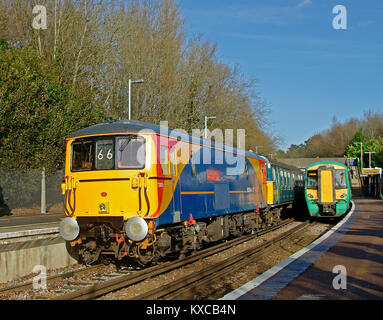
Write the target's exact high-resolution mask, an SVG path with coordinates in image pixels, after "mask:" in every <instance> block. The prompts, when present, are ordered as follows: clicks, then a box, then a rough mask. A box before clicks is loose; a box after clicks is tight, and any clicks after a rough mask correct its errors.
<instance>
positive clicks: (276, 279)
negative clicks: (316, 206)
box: [223, 198, 383, 300]
mask: <svg viewBox="0 0 383 320" xmlns="http://www.w3.org/2000/svg"><path fill="white" fill-rule="evenodd" d="M353 202H354V209H353V212H351V214H349V215H348V216H347V217H346V219H344V220H345V221H344V222H343V223H339V225H337V226H335V227H334V228H333V229H334V230H331V231H332V232H329V235H327V236H323V237H321V238H322V239H318V242H317V243H316V244H314V243H313V244H312V245H310V246H308V247H306V248H305V249H302V250H301V252H299V253H296V254H294V255H292V256H291V257H289V258H287V259H286V260H285V261H283V262H281V263H280V264H278V265H277V266H275V267H273V268H272V269H273V270H272V269H270V270H268V271H267V272H265V273H264V274H263V275H260V276H259V277H258V278H256V279H254V280H252V281H250V282H249V283H247V284H245V285H244V286H242V287H241V288H238V289H236V290H234V291H233V292H232V293H229V294H227V295H226V296H225V297H223V299H224V300H226V299H239V300H269V299H273V300H281V299H282V300H338V299H352V300H363V299H383V201H382V200H376V199H368V198H357V199H353ZM319 240H320V241H319ZM334 268H335V269H334ZM340 269H342V273H340ZM340 285H341V286H340ZM342 287H343V288H342Z"/></svg>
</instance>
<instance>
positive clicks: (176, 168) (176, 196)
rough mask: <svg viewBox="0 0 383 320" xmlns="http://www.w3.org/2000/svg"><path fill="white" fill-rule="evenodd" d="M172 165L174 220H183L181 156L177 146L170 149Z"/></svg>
mask: <svg viewBox="0 0 383 320" xmlns="http://www.w3.org/2000/svg"><path fill="white" fill-rule="evenodd" d="M170 167H171V175H172V184H173V217H174V219H173V221H174V222H179V221H181V213H182V204H181V181H180V180H179V179H180V165H179V157H178V155H177V152H176V150H175V148H173V149H171V150H170Z"/></svg>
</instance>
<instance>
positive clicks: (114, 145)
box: [71, 135, 145, 172]
mask: <svg viewBox="0 0 383 320" xmlns="http://www.w3.org/2000/svg"><path fill="white" fill-rule="evenodd" d="M144 167H145V139H144V138H143V137H140V136H137V135H126V136H118V137H114V136H113V137H111V136H108V137H94V138H86V139H79V140H75V141H74V142H73V143H72V160H71V170H72V171H73V172H75V171H89V170H115V169H143V168H144Z"/></svg>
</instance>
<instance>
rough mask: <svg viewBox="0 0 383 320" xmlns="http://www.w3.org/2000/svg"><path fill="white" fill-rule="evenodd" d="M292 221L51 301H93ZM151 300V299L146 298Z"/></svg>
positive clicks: (57, 297)
mask: <svg viewBox="0 0 383 320" xmlns="http://www.w3.org/2000/svg"><path fill="white" fill-rule="evenodd" d="M292 221H293V219H287V220H285V221H283V222H282V223H280V224H278V225H277V226H274V227H271V228H267V229H265V230H260V231H259V232H256V233H255V234H252V235H247V236H243V237H240V238H236V239H233V240H229V241H226V242H224V243H221V244H218V245H215V246H213V247H210V248H207V249H204V250H201V251H198V252H196V253H194V254H193V255H191V256H188V257H184V258H182V259H178V260H176V261H171V262H165V263H162V264H159V265H156V266H153V267H150V268H146V269H143V270H140V271H136V272H134V273H131V274H128V275H124V276H120V277H116V278H114V279H111V280H108V281H103V282H100V283H97V284H94V285H92V286H89V287H85V288H82V289H79V290H76V291H73V292H69V293H67V294H64V295H61V296H56V297H54V298H53V299H55V300H89V299H95V298H98V297H100V296H102V295H105V294H108V293H110V292H113V291H116V290H120V289H123V288H126V287H128V286H131V285H134V284H137V283H139V282H142V281H144V280H146V279H149V278H151V277H155V276H158V275H160V274H163V273H167V272H170V271H172V270H174V269H178V268H181V267H183V266H185V265H187V264H191V263H193V262H195V261H197V260H200V259H203V258H206V257H208V256H211V255H214V254H216V253H219V252H221V251H222V250H226V249H228V248H231V247H234V246H237V245H239V244H241V243H243V242H246V241H249V240H251V239H254V238H256V237H257V236H260V235H264V234H266V233H269V232H271V231H274V230H277V229H279V228H281V227H283V226H286V225H288V224H289V223H291V222H292ZM148 299H151V298H148Z"/></svg>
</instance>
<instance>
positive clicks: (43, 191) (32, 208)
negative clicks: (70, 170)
mask: <svg viewBox="0 0 383 320" xmlns="http://www.w3.org/2000/svg"><path fill="white" fill-rule="evenodd" d="M62 177H63V171H62V170H60V171H57V172H56V173H54V174H53V175H46V174H45V170H44V169H34V170H29V171H27V172H16V171H12V172H10V171H4V170H0V216H2V215H6V214H38V213H59V212H64V209H63V204H62V195H61V186H60V185H61V183H62Z"/></svg>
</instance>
